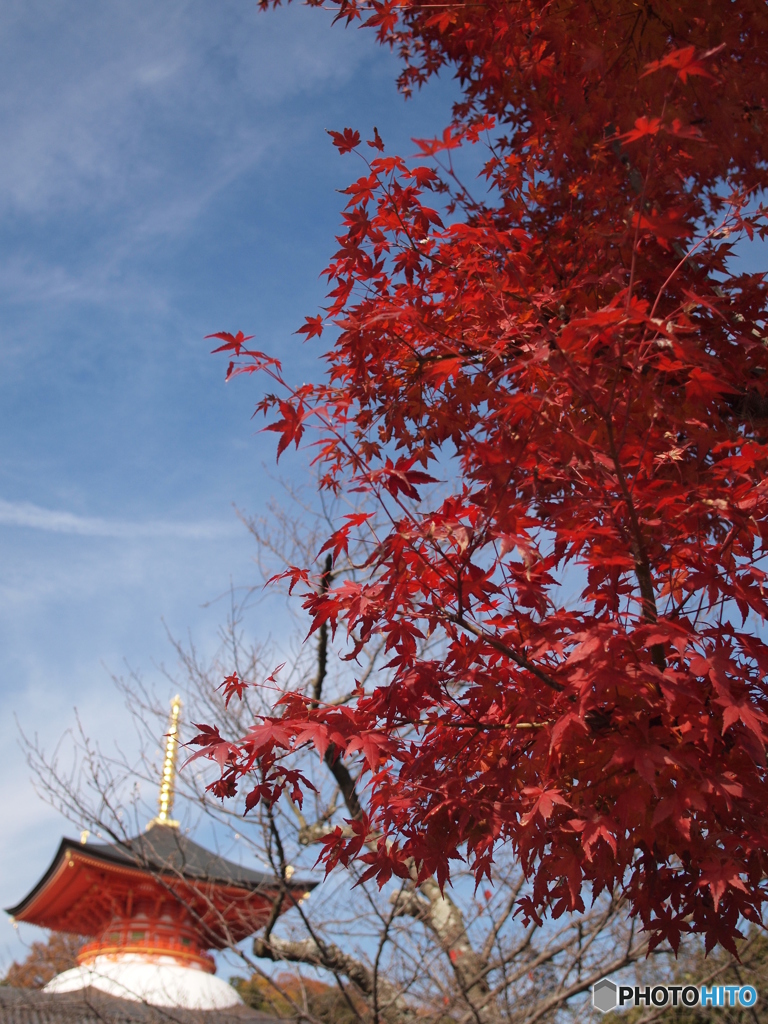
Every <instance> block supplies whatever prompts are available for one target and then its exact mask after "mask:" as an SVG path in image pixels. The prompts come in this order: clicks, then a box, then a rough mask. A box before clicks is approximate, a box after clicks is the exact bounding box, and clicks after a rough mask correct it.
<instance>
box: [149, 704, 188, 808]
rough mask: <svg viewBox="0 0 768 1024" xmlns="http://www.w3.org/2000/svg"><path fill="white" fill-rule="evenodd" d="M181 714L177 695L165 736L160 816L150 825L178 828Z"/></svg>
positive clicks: (159, 803) (159, 802) (158, 803)
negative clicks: (176, 790)
mask: <svg viewBox="0 0 768 1024" xmlns="http://www.w3.org/2000/svg"><path fill="white" fill-rule="evenodd" d="M180 713H181V697H179V695H178V694H177V695H176V696H175V697H174V698H173V700H172V701H171V717H170V719H169V720H168V732H167V733H166V735H165V757H164V758H163V774H162V776H161V778H160V795H159V797H158V800H157V806H158V815H157V817H156V818H153V819H152V821H150V823H149V827H150V828H151V827H152V825H170V827H171V828H178V827H179V823H178V821H173V819H172V818H171V811H172V810H173V792H174V783H175V781H176V750H177V747H178V742H179V714H180Z"/></svg>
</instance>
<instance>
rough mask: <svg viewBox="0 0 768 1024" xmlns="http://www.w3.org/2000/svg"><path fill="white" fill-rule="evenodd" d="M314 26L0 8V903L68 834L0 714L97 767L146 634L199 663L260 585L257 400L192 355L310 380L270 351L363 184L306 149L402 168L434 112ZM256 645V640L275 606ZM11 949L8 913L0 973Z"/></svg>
mask: <svg viewBox="0 0 768 1024" xmlns="http://www.w3.org/2000/svg"><path fill="white" fill-rule="evenodd" d="M330 19H331V15H330V14H328V13H325V12H322V11H308V10H306V9H303V8H300V7H290V8H289V9H282V10H280V11H277V12H271V13H269V14H261V13H259V12H258V10H257V8H256V4H255V3H254V2H253V0H217V2H216V3H215V4H212V3H210V2H203V0H163V3H162V4H156V3H150V2H148V0H132V2H131V3H130V4H125V3H119V2H117V0H98V2H97V0H5V3H4V4H3V5H2V7H0V135H1V136H2V139H3V157H2V160H1V161H0V242H1V243H2V244H0V433H1V434H2V442H1V448H0V450H1V451H2V459H0V559H1V562H2V571H0V730H1V742H0V771H1V772H2V777H3V779H4V782H5V785H3V787H2V791H1V792H0V813H1V814H2V821H3V829H2V831H1V832H0V905H2V906H7V905H9V904H10V903H14V902H16V901H17V900H18V899H19V898H20V897H21V896H22V895H23V894H24V893H25V892H26V891H27V890H28V888H29V886H31V885H32V884H33V883H34V882H35V881H36V880H37V878H38V877H39V876H40V874H41V873H42V871H43V870H44V868H45V867H47V864H48V862H49V859H50V857H51V856H52V854H53V852H54V850H55V848H56V846H57V844H58V841H59V838H60V836H61V834H62V833H63V832H66V833H68V834H70V835H71V834H73V833H74V832H75V829H74V828H73V826H69V825H66V823H64V822H63V820H62V819H60V818H59V817H58V816H57V815H56V814H55V813H54V812H53V811H51V810H50V809H49V808H47V807H46V805H45V804H43V803H41V802H40V801H39V800H38V798H37V797H36V796H35V794H34V792H33V790H32V789H31V787H30V783H29V771H28V769H27V766H26V764H25V761H24V757H23V754H22V752H21V750H20V749H19V747H18V744H17V725H16V718H18V721H19V722H20V723H21V725H22V726H23V727H24V728H25V729H26V730H27V731H28V732H30V733H32V732H35V731H37V732H38V733H39V735H40V737H41V738H42V740H43V742H44V743H45V744H47V745H48V746H49V747H50V746H51V745H53V743H55V741H56V740H57V739H58V737H59V736H60V735H61V734H62V732H63V731H64V730H65V729H66V728H68V727H69V726H70V725H72V724H73V722H74V713H73V708H75V707H77V708H78V710H79V712H80V714H81V715H82V718H83V721H84V724H85V727H86V729H87V730H89V731H90V732H91V733H93V734H94V735H97V736H99V737H100V738H101V740H102V742H104V743H105V744H106V745H109V743H110V742H111V741H112V740H113V739H114V738H116V737H118V736H121V735H122V734H123V733H124V731H125V721H126V712H125V709H124V708H123V705H122V701H121V698H120V696H119V695H118V694H117V693H116V692H115V691H114V689H113V688H112V684H111V681H110V672H113V671H114V672H120V670H121V668H122V666H123V663H124V661H125V660H127V661H128V662H130V663H131V664H132V665H134V666H136V667H138V668H139V669H141V670H142V671H143V672H144V675H145V677H146V678H148V680H149V681H150V683H151V682H152V681H153V680H154V679H156V680H157V683H158V687H159V689H160V691H161V692H162V691H163V687H164V686H166V685H167V684H165V683H164V682H163V680H162V677H161V674H160V672H159V669H158V668H157V666H158V665H159V664H160V663H161V662H163V661H168V660H169V659H170V660H171V661H172V659H173V653H172V651H171V649H170V647H169V645H168V642H167V639H166V633H165V625H164V623H165V624H167V626H168V628H169V629H170V630H171V631H172V632H174V633H175V634H176V635H184V634H186V633H187V632H189V634H190V635H191V636H192V637H193V638H194V640H195V642H196V643H197V645H198V646H199V648H200V649H201V650H202V651H203V652H204V651H205V650H208V649H210V650H212V649H213V647H214V646H215V643H216V630H217V626H218V624H219V622H220V620H221V619H222V618H223V616H224V609H223V608H222V607H221V606H219V605H215V604H214V605H213V606H210V605H209V604H208V603H209V602H210V601H211V600H212V599H214V598H216V597H217V595H219V594H221V593H222V592H224V591H226V590H227V588H228V587H229V585H230V582H233V583H234V584H235V585H244V584H248V583H249V582H252V581H253V580H254V578H255V571H254V567H253V563H252V557H253V547H252V543H251V541H250V540H249V537H248V535H247V533H246V531H245V530H244V528H243V527H242V526H241V525H240V523H239V521H238V519H237V517H236V515H235V512H234V508H233V506H237V507H239V508H241V509H244V510H246V511H248V512H250V513H253V514H258V513H262V512H265V511H266V502H267V501H268V499H269V497H270V495H272V494H275V493H279V484H278V482H277V478H276V470H275V467H274V441H273V440H272V438H271V437H270V435H263V434H259V433H258V432H257V428H256V425H255V424H254V423H253V422H251V420H250V416H251V412H252V410H253V407H254V404H255V402H256V400H257V397H258V393H257V385H256V384H255V382H252V381H249V380H242V379H241V380H240V381H236V382H233V383H231V384H229V385H225V383H224V370H225V363H224V361H223V360H222V358H221V357H213V356H211V355H210V354H209V352H210V348H211V345H210V343H209V342H205V341H203V336H204V335H206V334H209V333H210V332H212V331H216V330H222V329H229V330H237V329H239V328H242V329H243V330H245V331H247V333H252V334H255V335H256V337H257V342H258V344H259V347H261V348H264V349H267V350H269V351H271V352H272V353H275V354H277V355H278V356H280V357H282V358H284V359H285V360H286V362H288V363H289V364H290V366H291V371H292V372H293V373H294V374H296V375H298V376H305V377H310V376H313V375H316V374H317V372H318V371H317V366H316V356H317V352H318V350H317V349H316V348H313V347H312V345H311V344H310V345H306V344H302V343H301V342H300V341H299V340H298V339H296V338H295V337H294V336H293V332H294V331H295V330H296V328H297V327H298V326H299V325H300V324H301V323H302V322H303V318H304V315H305V314H312V313H315V312H316V310H317V306H318V305H319V304H320V303H321V302H322V298H323V282H322V281H321V280H320V279H319V276H318V275H319V272H320V270H321V269H322V267H323V266H324V265H325V262H326V261H327V259H328V257H329V255H330V254H331V252H332V247H333V235H334V233H335V232H336V229H337V226H338V223H339V210H340V208H341V206H342V197H341V196H339V195H338V194H337V192H336V189H338V188H342V187H344V185H345V184H346V183H347V182H348V181H349V180H350V179H351V177H352V176H354V175H356V174H357V173H359V171H358V167H357V166H356V165H354V164H353V163H352V161H351V159H350V158H349V157H347V158H346V160H344V159H341V158H339V156H338V154H337V153H336V151H335V150H334V149H333V147H332V146H331V144H330V140H329V139H328V136H327V135H326V134H325V129H326V128H335V129H338V128H342V127H344V126H345V125H352V126H354V127H357V128H359V129H361V131H363V132H364V133H365V132H370V131H371V128H372V126H373V125H374V124H375V125H376V126H377V127H378V129H379V131H380V132H381V134H382V135H383V136H384V138H385V141H387V143H391V144H393V145H394V146H396V147H399V149H400V150H401V151H404V152H406V153H409V152H411V151H412V149H413V147H412V146H411V145H410V143H409V142H408V140H409V138H410V137H412V136H419V135H421V136H424V135H430V134H433V133H434V131H435V130H436V129H437V128H439V127H441V126H442V124H443V121H444V117H445V114H446V112H447V110H448V108H449V103H450V95H451V86H450V83H448V84H445V85H444V84H440V83H437V84H436V85H434V86H433V87H431V88H430V89H429V90H427V91H426V92H425V94H423V95H422V96H420V97H417V99H416V100H415V101H413V102H411V103H409V104H405V103H404V102H403V101H402V99H401V98H400V97H399V96H398V94H397V92H396V90H395V87H394V77H395V73H396V64H395V61H394V59H393V58H392V57H391V56H390V55H389V54H387V53H385V52H381V51H379V50H378V49H377V48H376V46H375V43H374V40H373V38H372V34H371V33H361V32H359V31H355V30H344V29H343V28H342V27H340V26H336V27H335V28H332V27H331V24H330ZM315 344H316V343H315ZM301 466H302V463H301V462H297V461H295V460H294V462H293V463H291V465H290V467H286V468H287V471H289V472H292V473H294V475H300V474H301ZM281 472H282V467H281ZM258 621H259V626H258V628H259V629H260V630H261V631H263V633H264V634H265V637H264V638H266V634H268V633H270V632H271V633H274V632H275V631H279V629H280V614H279V609H278V606H276V605H275V606H269V605H267V606H265V608H264V610H263V612H262V613H261V614H260V616H259V620H258ZM168 695H169V696H170V690H169V693H168ZM30 937H31V935H30V933H29V931H27V934H26V938H27V939H29V938H30ZM23 953H24V949H23V947H22V944H21V941H20V939H19V934H18V933H17V932H14V930H13V929H12V927H11V925H10V923H9V922H8V921H7V920H6V919H5V917H4V915H3V917H2V918H0V969H3V968H4V967H6V966H7V964H8V963H9V961H10V960H11V959H13V958H19V957H20V956H22V955H23Z"/></svg>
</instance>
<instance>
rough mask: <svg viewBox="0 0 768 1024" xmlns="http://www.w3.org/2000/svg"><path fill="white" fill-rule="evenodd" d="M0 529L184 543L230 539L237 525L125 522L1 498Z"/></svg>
mask: <svg viewBox="0 0 768 1024" xmlns="http://www.w3.org/2000/svg"><path fill="white" fill-rule="evenodd" d="M0 526H21V527H26V528H27V529H31V530H44V531H45V532H47V533H73V534H79V535H80V536H82V537H112V538H116V539H120V540H142V539H145V538H161V537H178V538H182V539H187V540H195V539H197V540H212V539H215V538H217V537H229V536H232V535H233V533H234V532H235V531H236V530H237V529H238V527H237V524H235V523H232V524H229V523H217V522H205V521H203V522H197V523H195V522H192V523H190V522H184V521H181V522H174V521H169V520H154V521H149V522H128V521H125V520H119V519H102V518H101V517H99V516H79V515H75V514H74V513H72V512H64V511H61V510H59V509H49V508H41V507H40V506H39V505H33V504H31V503H30V502H26V501H18V502H17V501H5V500H4V499H2V498H0Z"/></svg>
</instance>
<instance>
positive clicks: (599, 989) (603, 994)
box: [592, 978, 618, 1013]
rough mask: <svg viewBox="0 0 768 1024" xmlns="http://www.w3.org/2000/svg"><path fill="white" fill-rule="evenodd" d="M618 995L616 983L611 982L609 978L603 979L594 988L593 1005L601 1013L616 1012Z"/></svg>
mask: <svg viewBox="0 0 768 1024" xmlns="http://www.w3.org/2000/svg"><path fill="white" fill-rule="evenodd" d="M616 993H617V988H616V986H615V985H614V983H613V982H612V981H609V980H608V978H603V979H602V980H601V981H598V982H595V984H594V985H593V986H592V1005H593V1006H594V1008H595V1009H596V1010H599V1011H600V1013H608V1011H609V1010H615V1009H616V1003H617V1001H618V1000H617V998H616Z"/></svg>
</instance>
